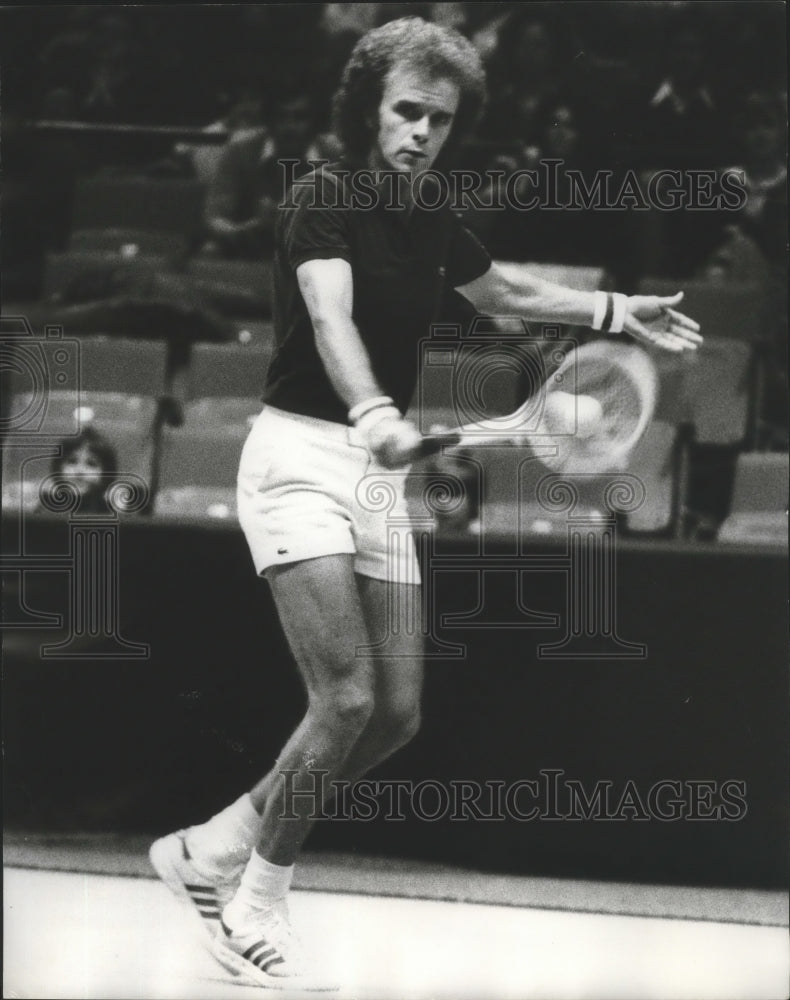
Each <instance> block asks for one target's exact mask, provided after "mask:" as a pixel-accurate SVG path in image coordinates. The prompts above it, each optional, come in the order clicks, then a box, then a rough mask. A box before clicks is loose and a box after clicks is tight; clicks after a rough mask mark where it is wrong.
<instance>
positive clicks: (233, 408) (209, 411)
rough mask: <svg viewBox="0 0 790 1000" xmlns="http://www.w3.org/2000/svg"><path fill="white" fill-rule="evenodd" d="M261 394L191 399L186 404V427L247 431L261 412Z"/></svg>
mask: <svg viewBox="0 0 790 1000" xmlns="http://www.w3.org/2000/svg"><path fill="white" fill-rule="evenodd" d="M262 405H263V404H262V403H261V399H260V397H259V396H250V397H247V396H217V397H210V396H209V397H204V398H203V399H194V400H190V401H189V402H187V403H186V404H185V405H184V427H185V428H187V429H194V430H200V429H206V428H208V429H210V430H216V431H218V432H219V431H221V430H222V429H223V428H227V429H229V430H233V429H237V430H239V432H247V431H249V429H250V427H251V426H252V422H253V421H254V420H255V418H256V417H257V416H258V414H259V413H260V412H261V407H262Z"/></svg>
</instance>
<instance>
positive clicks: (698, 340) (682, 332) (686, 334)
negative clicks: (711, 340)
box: [669, 323, 702, 351]
mask: <svg viewBox="0 0 790 1000" xmlns="http://www.w3.org/2000/svg"><path fill="white" fill-rule="evenodd" d="M669 332H670V333H671V334H673V335H674V336H676V337H679V338H680V339H681V340H682V341H683V346H684V348H685V349H686V350H688V351H696V350H697V348H698V347H699V346H700V345H701V344H702V337H700V335H699V334H698V333H692V331H691V330H686V329H685V327H682V326H678V325H677V324H676V323H672V324H671V326H670V328H669Z"/></svg>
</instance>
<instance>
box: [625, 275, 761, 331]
mask: <svg viewBox="0 0 790 1000" xmlns="http://www.w3.org/2000/svg"><path fill="white" fill-rule="evenodd" d="M681 290H682V291H683V292H684V293H685V294H684V297H683V303H682V305H681V306H680V308H681V309H682V310H683V312H684V313H686V315H688V316H691V317H693V318H694V319H695V320H696V321H697V322H698V323H699V324H700V326H701V327H702V334H703V336H704V337H705V338H706V339H707V338H709V337H713V338H727V339H732V340H741V341H744V342H746V343H757V342H759V341H760V340H762V336H763V330H762V325H761V312H762V301H763V294H762V292H761V290H760V287H759V286H758V285H755V284H717V283H715V282H708V281H685V280H673V279H668V278H644V279H643V280H642V281H641V282H640V284H639V294H640V295H674V294H675V292H679V291H681Z"/></svg>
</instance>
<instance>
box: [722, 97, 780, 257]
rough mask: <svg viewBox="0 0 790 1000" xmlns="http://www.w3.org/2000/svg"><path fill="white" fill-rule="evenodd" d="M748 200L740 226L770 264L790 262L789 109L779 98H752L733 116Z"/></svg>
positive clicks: (743, 103)
mask: <svg viewBox="0 0 790 1000" xmlns="http://www.w3.org/2000/svg"><path fill="white" fill-rule="evenodd" d="M735 137H736V144H737V147H738V152H739V153H740V156H741V159H740V162H739V164H738V166H737V167H736V169H741V170H743V173H744V181H745V184H746V192H747V199H746V203H745V205H744V206H743V209H742V210H741V211H740V212H739V213H738V218H737V225H738V227H739V229H740V230H741V232H742V233H743V234H744V235H745V236H748V237H749V238H750V239H752V240H753V241H754V242H755V243H756V245H757V246H758V247H759V249H760V251H761V252H762V253H763V254H764V256H765V258H766V260H768V261H770V262H775V263H780V264H785V263H786V260H787V109H786V106H785V103H784V102H783V101H782V100H781V99H780V98H779V97H778V96H776V95H772V94H766V93H757V92H754V93H751V94H748V95H747V96H746V97H745V98H743V99H742V101H741V102H740V105H739V107H737V108H736V113H735Z"/></svg>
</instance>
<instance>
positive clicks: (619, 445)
mask: <svg viewBox="0 0 790 1000" xmlns="http://www.w3.org/2000/svg"><path fill="white" fill-rule="evenodd" d="M657 395H658V374H657V371H656V367H655V364H654V363H653V361H652V359H651V358H650V356H649V355H648V354H647V353H646V352H645V351H644V350H643V349H642V348H641V347H637V346H634V345H628V344H619V343H614V342H612V341H605V340H599V341H593V342H592V343H589V344H585V345H583V346H581V347H578V348H575V349H574V350H572V351H570V353H569V354H568V355H567V356H566V357H565V360H564V361H563V362H562V364H561V365H560V366H559V368H558V369H557V370H556V371H555V372H554V373H553V374H552V375H551V376H550V377H549V379H548V380H547V381H546V382H545V383H544V385H543V386H542V389H541V391H540V392H539V393H536V394H533V395H532V396H530V397H528V398H527V399H525V400H524V402H523V403H522V404H521V406H520V407H519V408H518V409H517V410H514V411H513V413H510V414H508V415H507V416H504V417H494V418H491V419H487V420H480V421H478V422H476V423H472V424H464V425H463V426H461V427H457V428H454V429H452V430H447V431H445V430H441V431H437V432H435V433H430V434H426V435H423V441H422V446H421V447H422V450H421V451H420V453H419V455H418V456H416V457H425V456H427V455H431V454H435V453H436V452H438V451H441V450H442V449H443V448H445V447H458V448H466V447H470V446H473V445H494V444H498V445H516V446H521V447H529V448H532V449H533V450H534V451H535V454H536V456H537V457H538V459H539V460H540V461H541V462H542V463H543V464H544V465H546V466H547V467H548V468H549V469H551V470H552V471H554V472H568V473H584V472H598V473H600V472H616V471H619V470H622V469H623V468H625V467H626V465H627V464H628V459H629V457H630V455H631V453H632V452H633V450H634V448H635V447H636V445H637V443H638V442H639V440H640V439H641V437H642V435H643V434H644V432H645V430H646V429H647V427H648V425H649V424H650V421H651V419H652V417H653V413H654V411H655V405H656V398H657Z"/></svg>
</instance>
